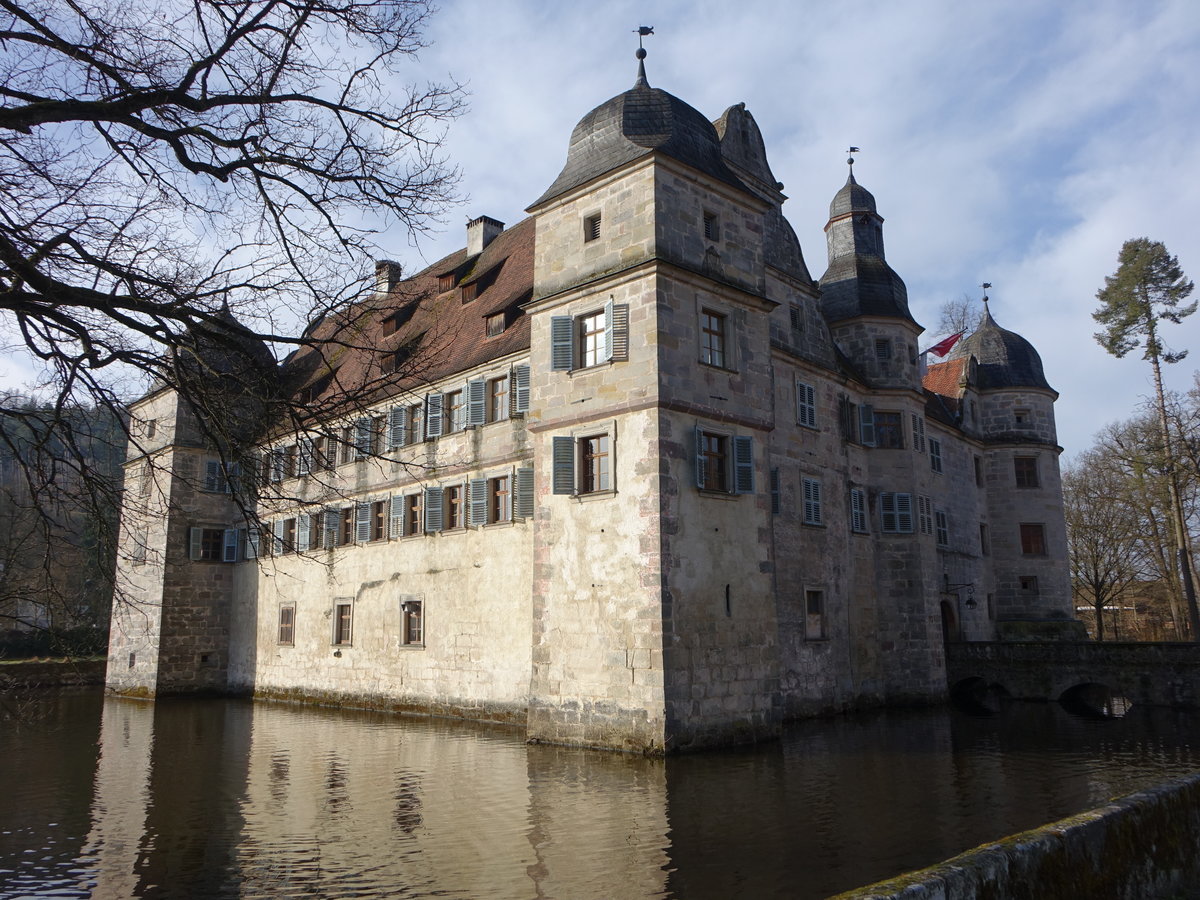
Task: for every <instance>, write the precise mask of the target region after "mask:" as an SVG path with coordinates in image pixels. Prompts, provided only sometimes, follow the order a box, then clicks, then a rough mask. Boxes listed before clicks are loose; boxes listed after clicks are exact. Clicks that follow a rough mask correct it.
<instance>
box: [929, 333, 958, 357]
mask: <svg viewBox="0 0 1200 900" xmlns="http://www.w3.org/2000/svg"><path fill="white" fill-rule="evenodd" d="M964 334H966V332H965V331H960V332H959V333H958V334H952V335H950V337H948V338H942V340H940V341H938V342H937V343H936V344H934V345H933V346H932V347H930V348H929V349H928V350H926V351H925V352H926V353H932V354H933V355H934V356H936V357H937V358H938V359H941V358H942V357H943V356H945V355H946V354H947V353H949V352H950V348H951V347H953V346H954V345H955V344H957V343H958V339H959V338H960V337H962V336H963V335H964Z"/></svg>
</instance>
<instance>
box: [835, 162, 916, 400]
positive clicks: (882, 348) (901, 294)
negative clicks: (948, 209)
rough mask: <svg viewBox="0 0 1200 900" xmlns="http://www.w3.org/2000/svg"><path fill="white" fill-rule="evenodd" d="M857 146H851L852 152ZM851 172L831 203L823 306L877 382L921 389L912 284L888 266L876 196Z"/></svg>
mask: <svg viewBox="0 0 1200 900" xmlns="http://www.w3.org/2000/svg"><path fill="white" fill-rule="evenodd" d="M857 149H858V148H856V147H855V148H851V153H854V152H855V151H857ZM847 163H848V164H849V165H850V166H851V169H850V175H849V177H848V178H847V179H846V183H845V185H843V187H842V189H841V190H840V191H838V192H837V194H835V195H834V198H833V200H832V202H831V203H830V204H829V222H828V223H827V224H826V226H825V236H826V245H827V249H828V253H829V267H828V268H827V269H826V270H825V274H824V275H822V276H821V279H820V286H821V311H822V313H824V315H825V318H826V320H827V321H828V322H829V325H830V329H831V331H832V332H833V338H834V340H835V341H836V342H837V344H838V346H840V347H841V348H842V351H843V352H844V353H846V354H847V356H849V357H850V359H851V360H852V361H853V362H854V364H855V365H856V366H857V367H858V368H859V370H860V371H861V372H863V373H864V374H865V375H867V377H868V378H870V379H871V380H872V382H874V383H875V384H876V385H878V386H888V387H909V388H913V389H917V388H919V385H920V377H919V374H918V370H917V365H916V363H915V361H914V360H915V357H916V341H917V336H918V335H919V334H920V333H921V326H920V325H918V324H917V323H916V321H914V319H913V317H912V314H911V313H910V312H909V310H908V289H907V288H906V287H905V286H904V282H903V281H902V280H901V278H900V276H899V275H897V274H896V273H895V272H894V271H893V270H892V267H891V266H889V265H888V263H887V258H886V257H885V255H884V248H883V217H882V216H881V215H879V211H878V209H877V208H876V206H875V197H874V196H873V195H872V194H871V192H870V191H868V190H867V189H866V188H864V187H863V186H862V185H860V184H859V183H858V181H856V180H855V178H854V169H853V165H854V157H853V156H850V158H849V159H848V160H847Z"/></svg>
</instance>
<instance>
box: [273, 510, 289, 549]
mask: <svg viewBox="0 0 1200 900" xmlns="http://www.w3.org/2000/svg"><path fill="white" fill-rule="evenodd" d="M286 534H287V522H285V521H284V520H283V519H279V520H278V521H276V522H273V523H272V525H271V537H272V540H271V553H272V554H274V555H275V556H281V555H282V554H283V552H284V551H283V548H284V537H285V535H286Z"/></svg>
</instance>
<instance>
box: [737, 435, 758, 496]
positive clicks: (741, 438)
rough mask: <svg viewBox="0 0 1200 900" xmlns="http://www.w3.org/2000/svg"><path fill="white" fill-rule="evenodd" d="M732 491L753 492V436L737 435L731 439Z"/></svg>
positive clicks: (738, 492) (740, 492)
mask: <svg viewBox="0 0 1200 900" xmlns="http://www.w3.org/2000/svg"><path fill="white" fill-rule="evenodd" d="M733 476H734V477H733V492H734V493H735V494H753V493H754V438H752V437H750V436H749V435H738V436H737V437H735V438H734V439H733Z"/></svg>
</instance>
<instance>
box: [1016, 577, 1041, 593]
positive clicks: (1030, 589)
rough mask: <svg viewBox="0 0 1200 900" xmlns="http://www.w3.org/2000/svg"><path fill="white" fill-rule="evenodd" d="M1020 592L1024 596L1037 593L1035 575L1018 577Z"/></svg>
mask: <svg viewBox="0 0 1200 900" xmlns="http://www.w3.org/2000/svg"><path fill="white" fill-rule="evenodd" d="M1020 584H1021V591H1022V592H1023V593H1026V594H1036V593H1037V592H1038V580H1037V576H1036V575H1022V576H1021V577H1020Z"/></svg>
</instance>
